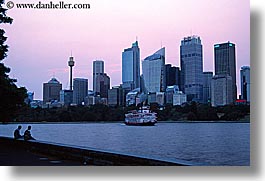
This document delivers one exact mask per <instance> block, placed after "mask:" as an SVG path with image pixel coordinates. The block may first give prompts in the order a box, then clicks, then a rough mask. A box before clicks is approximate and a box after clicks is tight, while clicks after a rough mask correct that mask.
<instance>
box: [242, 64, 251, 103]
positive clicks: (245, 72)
mask: <svg viewBox="0 0 265 181" xmlns="http://www.w3.org/2000/svg"><path fill="white" fill-rule="evenodd" d="M240 78H241V96H242V99H245V100H246V101H247V102H250V67H249V66H243V67H241V70H240Z"/></svg>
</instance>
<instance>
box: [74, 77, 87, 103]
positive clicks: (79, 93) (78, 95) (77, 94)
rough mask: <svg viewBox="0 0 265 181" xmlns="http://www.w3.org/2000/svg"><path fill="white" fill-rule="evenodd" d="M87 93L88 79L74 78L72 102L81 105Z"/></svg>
mask: <svg viewBox="0 0 265 181" xmlns="http://www.w3.org/2000/svg"><path fill="white" fill-rule="evenodd" d="M87 93H88V79H83V78H74V92H73V94H74V95H73V103H74V104H77V105H82V104H83V102H85V98H86V97H87V95H88V94H87Z"/></svg>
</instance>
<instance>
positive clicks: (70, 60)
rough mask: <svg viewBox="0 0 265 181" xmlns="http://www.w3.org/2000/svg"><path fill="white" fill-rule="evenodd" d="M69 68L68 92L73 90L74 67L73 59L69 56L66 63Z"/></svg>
mask: <svg viewBox="0 0 265 181" xmlns="http://www.w3.org/2000/svg"><path fill="white" fill-rule="evenodd" d="M68 66H69V67H70V90H73V66H75V62H74V57H73V56H72V55H71V57H70V58H69V61H68Z"/></svg>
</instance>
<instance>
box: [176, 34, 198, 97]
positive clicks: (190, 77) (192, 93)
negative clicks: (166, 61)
mask: <svg viewBox="0 0 265 181" xmlns="http://www.w3.org/2000/svg"><path fill="white" fill-rule="evenodd" d="M202 57H203V56H202V44H201V39H200V37H199V36H189V37H185V38H184V39H183V40H182V41H181V45H180V65H181V79H182V80H181V86H180V90H182V91H184V93H185V94H186V95H187V101H196V102H202V99H203V98H202V96H203V95H202V89H203V85H202V72H203V62H202V61H203V60H202Z"/></svg>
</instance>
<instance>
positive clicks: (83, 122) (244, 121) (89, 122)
mask: <svg viewBox="0 0 265 181" xmlns="http://www.w3.org/2000/svg"><path fill="white" fill-rule="evenodd" d="M109 123H113V124H117V123H120V124H124V122H121V121H96V122H91V121H82V122H81V121H80V122H54V121H51V122H48V121H43V122H6V123H3V122H0V125H6V124H109ZM161 123H162V124H163V123H190V124H191V123H250V120H243V121H225V120H220V121H188V120H183V121H170V120H169V121H158V122H157V124H161ZM124 125H125V124H124Z"/></svg>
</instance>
